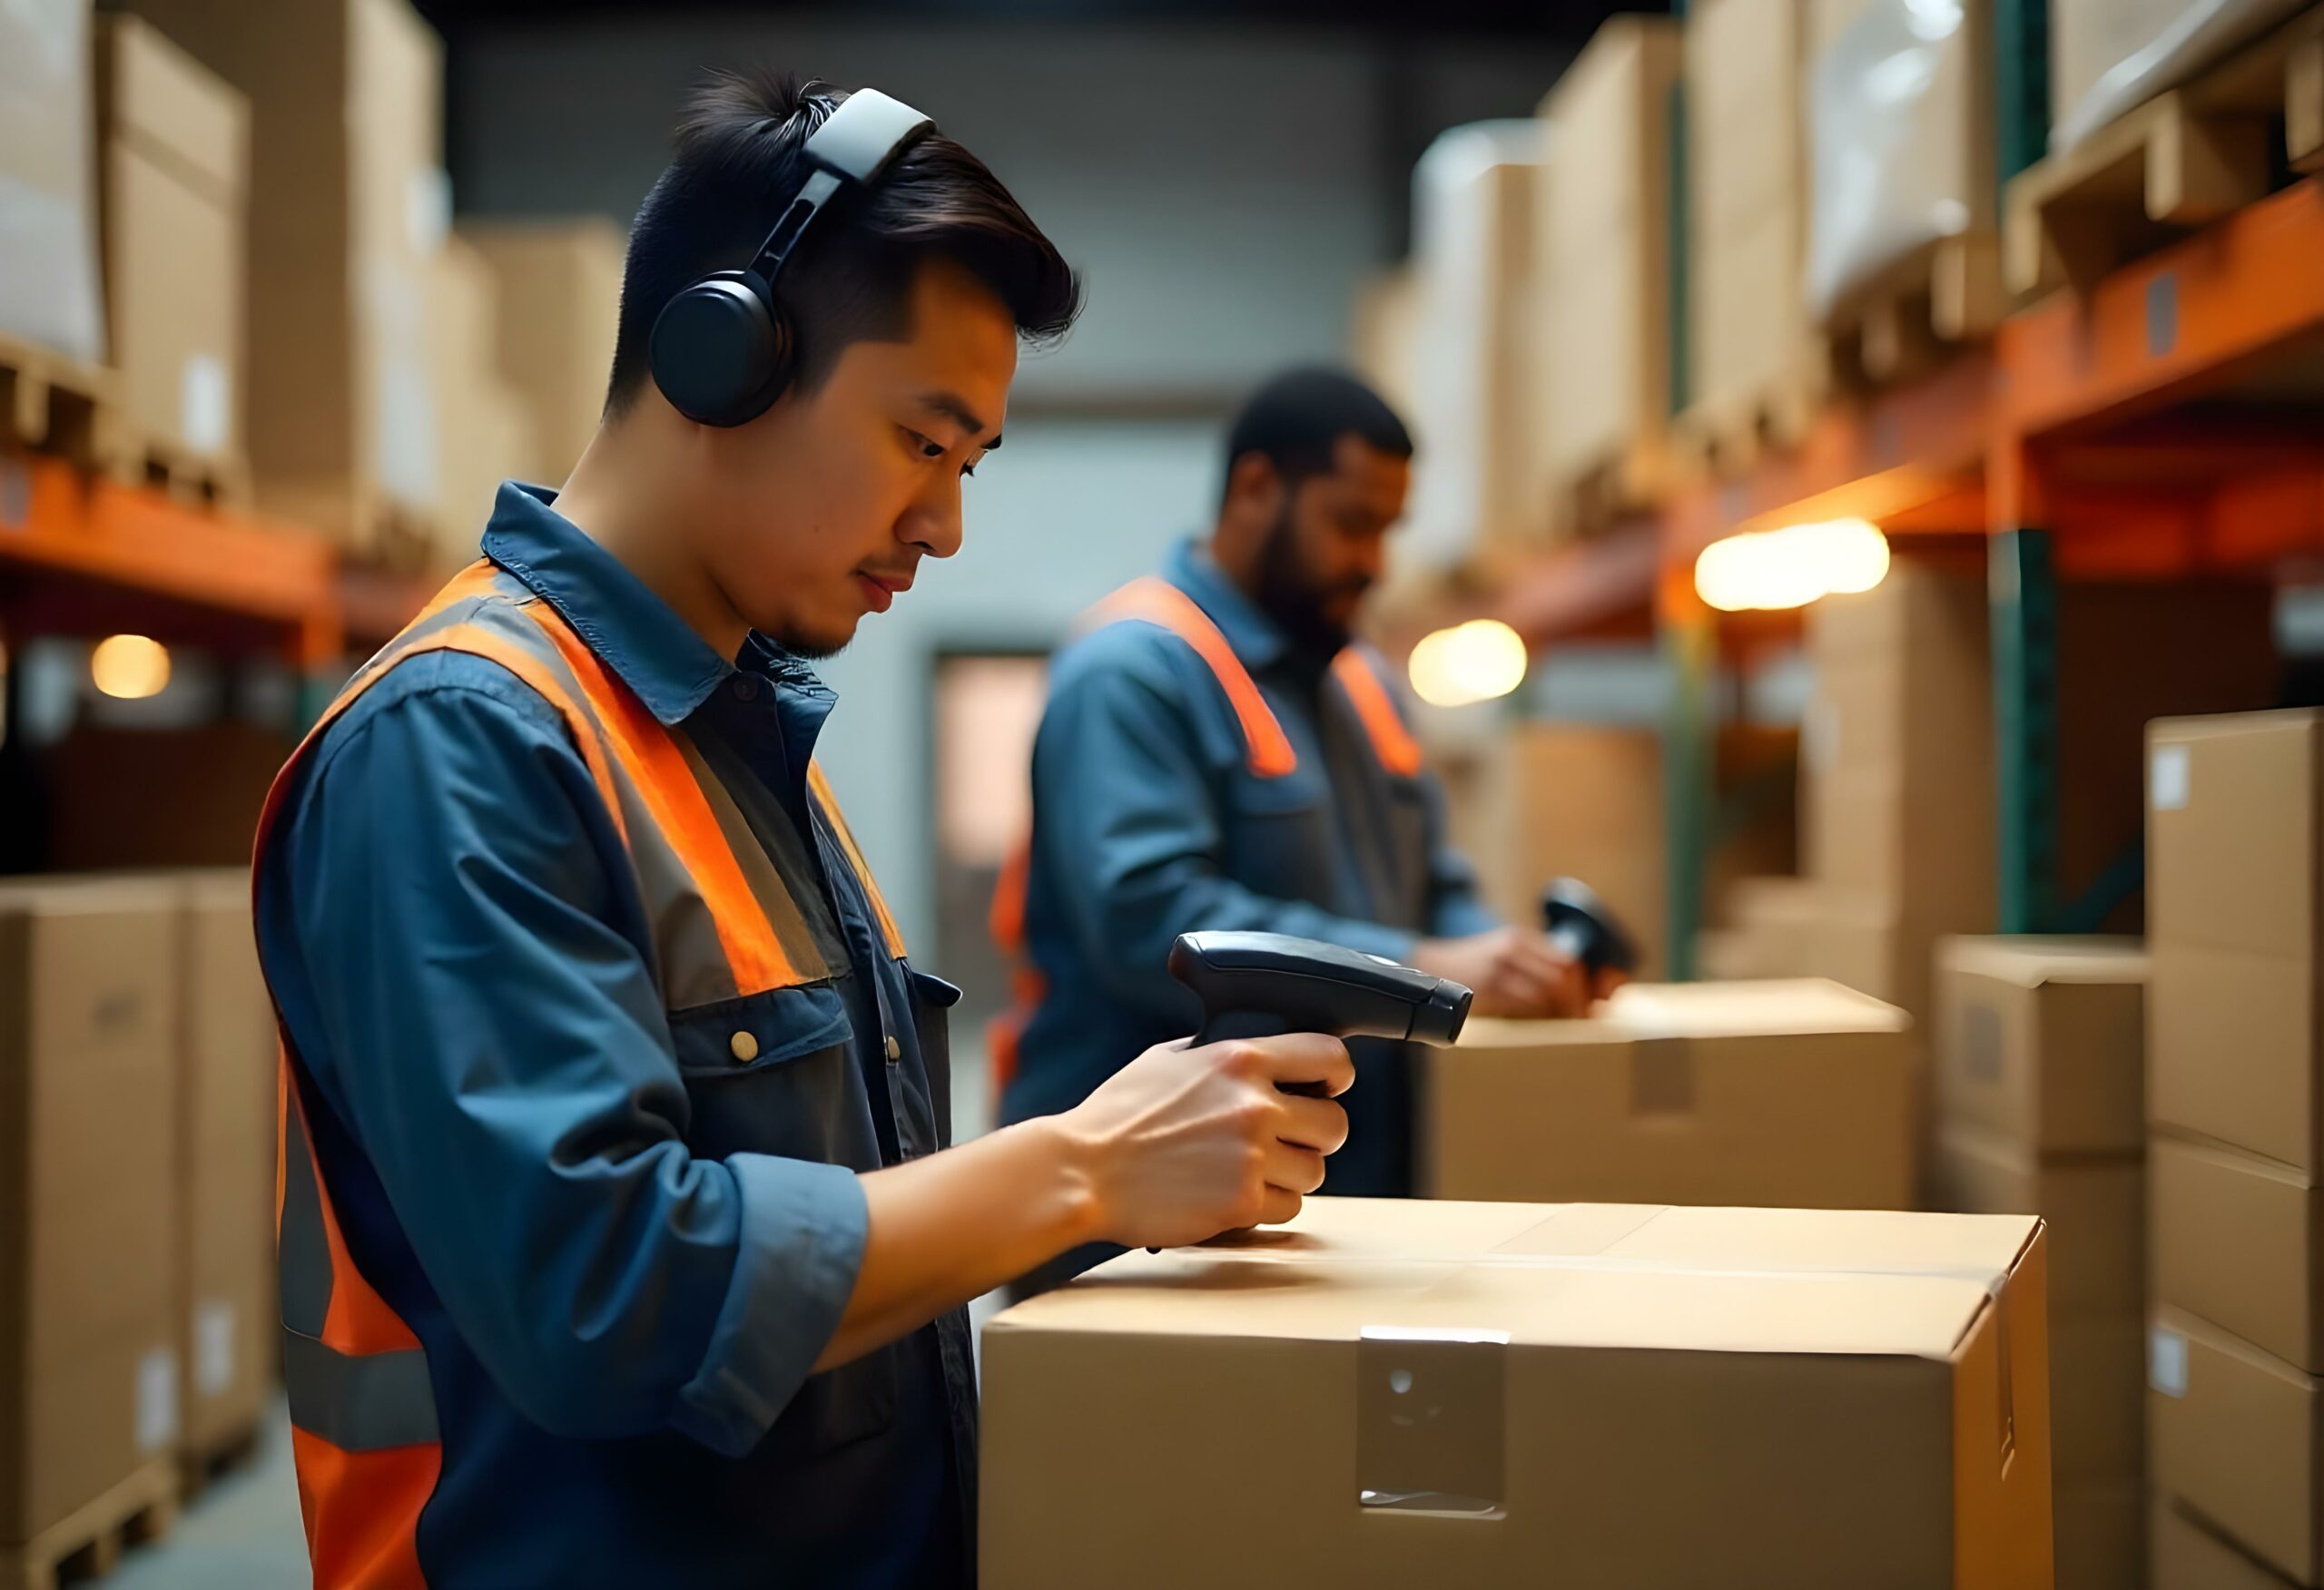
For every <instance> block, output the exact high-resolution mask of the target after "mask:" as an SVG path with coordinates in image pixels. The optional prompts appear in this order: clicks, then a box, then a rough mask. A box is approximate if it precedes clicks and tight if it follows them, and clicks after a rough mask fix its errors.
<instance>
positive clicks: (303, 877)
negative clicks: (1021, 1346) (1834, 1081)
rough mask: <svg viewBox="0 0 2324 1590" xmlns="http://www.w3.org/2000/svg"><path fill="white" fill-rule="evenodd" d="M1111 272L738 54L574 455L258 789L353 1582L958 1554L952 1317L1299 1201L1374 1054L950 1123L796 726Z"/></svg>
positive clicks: (1311, 1185)
mask: <svg viewBox="0 0 2324 1590" xmlns="http://www.w3.org/2000/svg"><path fill="white" fill-rule="evenodd" d="M1077 308H1078V286H1077V284H1076V282H1075V280H1074V278H1073V275H1072V273H1071V271H1070V270H1068V268H1067V266H1066V264H1065V262H1064V261H1063V260H1062V259H1061V258H1060V257H1059V254H1058V252H1057V250H1055V249H1054V248H1053V247H1052V246H1051V245H1050V243H1049V240H1047V239H1046V238H1044V237H1043V236H1042V235H1041V233H1040V232H1039V231H1038V230H1037V229H1036V228H1035V227H1034V226H1033V224H1032V222H1031V221H1029V219H1027V217H1026V215H1025V213H1024V212H1023V211H1022V210H1021V209H1019V206H1018V205H1017V203H1016V201H1014V200H1013V199H1011V198H1010V197H1009V193H1008V191H1006V190H1005V189H1004V188H1002V186H1001V185H1000V182H998V181H997V180H995V179H994V177H993V176H992V174H991V172H989V171H988V170H987V169H986V168H985V167H984V165H983V164H982V163H981V162H979V161H978V160H977V159H976V158H975V157H974V156H973V155H971V154H970V152H968V151H967V150H965V149H963V148H962V147H960V145H959V144H958V143H955V142H952V141H950V140H949V139H947V138H945V137H944V136H943V135H942V134H940V133H939V132H936V131H935V130H934V129H933V128H932V127H931V125H930V124H929V123H927V121H926V120H925V118H923V117H921V116H920V115H919V114H918V113H916V112H913V111H911V110H910V109H909V108H908V107H906V106H903V105H901V104H899V103H897V102H895V101H893V100H891V99H888V98H886V97H885V96H883V95H881V94H879V93H875V92H872V91H870V90H862V91H858V92H857V93H854V94H852V95H845V94H842V93H838V92H836V91H833V90H831V89H829V88H827V87H824V86H822V85H821V84H810V85H808V86H807V87H806V88H805V89H804V90H801V89H798V88H796V87H794V86H793V85H791V84H789V83H780V82H775V81H773V80H762V79H758V78H748V77H728V78H722V79H720V80H718V81H717V82H715V83H714V84H713V85H712V86H711V87H709V88H708V89H706V90H705V91H704V93H702V94H701V95H700V96H699V97H698V98H696V99H695V100H694V103H692V104H691V105H690V106H689V108H688V110H687V113H686V115H685V117H684V121H683V122H682V123H681V124H680V126H679V129H678V136H677V148H676V153H675V159H674V160H673V161H672V162H671V164H670V166H669V168H668V169H667V170H666V171H665V172H664V173H663V175H662V177H661V179H660V181H659V182H657V183H656V184H655V188H654V191H652V193H651V194H649V195H648V196H647V198H646V200H645V205H644V207H643V208H642V209H641V210H640V211H639V212H638V216H637V220H636V223H635V229H634V231H633V235H632V239H631V243H630V250H629V259H628V264H627V269H626V273H625V281H624V285H623V292H622V308H621V325H620V333H619V341H618V348H617V351H616V353H615V364H614V369H613V376H612V383H611V389H610V392H609V395H608V398H607V402H606V417H605V420H604V423H603V425H602V427H600V429H599V431H598V433H597V436H596V440H595V441H594V442H593V443H592V444H591V446H590V447H589V448H588V450H587V453H586V456H584V457H583V458H582V460H581V462H580V463H579V465H578V466H576V468H575V470H574V472H573V474H572V476H571V478H570V479H568V480H567V481H566V484H565V487H564V489H563V490H562V491H561V492H559V493H556V494H555V495H553V496H552V495H551V494H549V493H547V492H545V491H538V490H534V489H532V488H527V487H518V486H507V487H504V488H503V489H502V493H501V496H500V501H499V504H498V505H497V508H496V510H495V512H494V514H493V516H492V519H491V522H490V524H489V525H487V528H486V530H485V534H484V538H483V558H482V559H481V560H480V561H479V562H478V564H475V565H474V566H472V567H471V568H470V569H469V570H468V571H467V572H466V573H465V574H461V575H460V576H458V578H456V579H455V580H454V581H453V582H452V583H451V584H449V585H448V586H446V587H445V589H444V591H443V592H442V593H441V594H439V595H438V597H437V598H436V600H435V601H434V602H433V603H431V604H429V605H428V608H427V609H426V610H425V611H424V612H423V613H421V614H420V616H419V618H418V619H417V620H415V621H414V623H412V625H411V626H410V627H409V629H407V630H406V631H405V632H404V633H403V634H401V635H400V636H399V637H398V638H397V639H396V640H395V641H394V642H391V643H389V646H388V647H387V648H386V649H385V650H384V651H382V652H381V653H379V656H377V657H375V658H373V659H372V660H371V661H370V662H369V663H367V664H365V666H364V667H363V668H362V669H361V670H359V672H357V674H356V675H355V677H354V678H353V679H352V680H351V681H350V682H349V685H348V687H347V689H346V691H345V692H342V693H341V695H340V698H339V699H338V700H337V701H336V702H334V703H333V704H332V706H331V708H330V711H329V712H328V713H326V715H325V717H324V719H323V721H321V722H320V724H319V725H318V726H317V728H316V730H315V731H314V732H313V733H312V734H311V735H310V737H309V739H308V741H307V742H306V744H305V745H303V746H302V747H301V748H300V751H299V752H298V753H297V754H296V755H295V756H294V758H293V759H292V761H291V764H290V765H289V766H288V767H286V768H285V769H284V770H283V772H282V775H281V779H280V780H278V782H277V784H276V787H275V790H274V793H273V794H272V796H271V797H270V799H269V801H268V804H267V809H266V811H265V814H264V816H263V817H262V819H261V829H260V836H259V849H258V859H257V863H256V870H257V897H258V910H259V935H260V948H261V958H262V960H263V962H264V966H265V969H266V973H267V978H268V983H269V986H270V987H271V991H272V994H273V996H274V999H275V1003H276V1007H277V1012H278V1015H279V1016H280V1019H281V1030H282V1036H283V1046H284V1061H283V1068H282V1083H283V1086H282V1098H283V1110H282V1140H281V1165H282V1175H281V1266H282V1308H283V1325H284V1339H283V1351H284V1365H285V1378H286V1380H287V1382H288V1386H289V1391H290V1399H291V1422H292V1424H293V1427H294V1435H293V1439H294V1445H295V1451H296V1457H297V1462H298V1467H299V1477H300V1506H301V1510H302V1512H303V1513H304V1515H305V1519H306V1527H307V1536H308V1543H309V1549H310V1555H311V1556H312V1560H313V1564H314V1570H315V1582H316V1583H317V1584H318V1585H323V1586H327V1587H339V1586H348V1587H355V1586H361V1587H364V1590H374V1587H378V1590H386V1587H389V1586H397V1587H402V1586H412V1585H439V1586H457V1585H478V1586H492V1587H504V1586H509V1585H558V1586H565V1587H572V1586H586V1585H623V1586H628V1585H680V1584H683V1585H746V1584H747V1585H764V1584H780V1585H959V1584H964V1583H966V1582H968V1581H969V1579H970V1577H971V1576H972V1573H973V1561H974V1547H973V1524H974V1516H975V1470H974V1462H975V1391H974V1384H973V1374H974V1370H973V1366H972V1363H971V1359H970V1343H969V1337H968V1328H967V1322H966V1319H965V1316H964V1314H963V1312H962V1307H961V1306H962V1305H963V1304H964V1303H965V1302H966V1301H967V1300H969V1299H970V1298H972V1297H975V1296H977V1295H978V1294H979V1293H980V1292H983V1291H988V1290H990V1288H992V1287H994V1286H996V1285H998V1284H1000V1282H1002V1281H1007V1280H1008V1279H1009V1278H1010V1277H1013V1276H1015V1275H1018V1274H1019V1273H1021V1272H1023V1271H1027V1270H1029V1269H1031V1268H1034V1267H1035V1266H1038V1265H1039V1264H1041V1263H1043V1262H1044V1261H1049V1260H1050V1259H1052V1258H1053V1257H1054V1256H1055V1255H1057V1254H1059V1253H1060V1252H1062V1251H1066V1250H1067V1249H1068V1248H1071V1247H1073V1246H1075V1245H1076V1244H1078V1243H1082V1242H1089V1241H1091V1240H1096V1239H1104V1240H1109V1241H1112V1242H1121V1243H1143V1244H1163V1243H1176V1242H1190V1241H1196V1240H1199V1239H1201V1238H1203V1237H1206V1236H1209V1235H1211V1234H1213V1233H1215V1232H1218V1231H1221V1230H1224V1229H1226V1228H1229V1227H1234V1226H1238V1225H1243V1224H1247V1223H1250V1222H1255V1221H1279V1220H1283V1219H1285V1218H1288V1216H1289V1214H1290V1213H1291V1212H1293V1211H1294V1210H1295V1209H1296V1207H1297V1205H1298V1202H1299V1197H1300V1195H1301V1194H1302V1193H1306V1192H1311V1191H1313V1190H1314V1189H1315V1186H1316V1185H1317V1184H1318V1183H1320V1181H1321V1179H1322V1174H1323V1156H1324V1154H1326V1153H1330V1152H1331V1151H1332V1150H1334V1149H1335V1148H1336V1147H1337V1146H1338V1144H1339V1142H1340V1140H1341V1138H1342V1136H1343V1135H1344V1131H1345V1119H1344V1115H1343V1114H1342V1113H1341V1111H1340V1107H1339V1106H1338V1105H1337V1104H1334V1103H1333V1102H1331V1100H1330V1099H1327V1098H1320V1097H1301V1096H1295V1095H1293V1094H1289V1093H1286V1092H1284V1091H1282V1090H1280V1089H1278V1087H1277V1086H1276V1084H1277V1083H1295V1084H1296V1083H1318V1084H1321V1085H1323V1088H1324V1091H1327V1092H1329V1093H1332V1094H1337V1093H1338V1092H1340V1091H1341V1090H1343V1089H1344V1087H1345V1086H1346V1085H1347V1084H1348V1082H1349V1080H1350V1076H1351V1073H1350V1070H1349V1066H1348V1061H1347V1057H1346V1054H1345V1051H1344V1049H1343V1048H1342V1047H1341V1045H1339V1044H1338V1043H1336V1042H1335V1041H1334V1040H1331V1039H1328V1038H1322V1037H1316V1036H1314V1035H1303V1036H1294V1037H1287V1038H1282V1039H1270V1040H1262V1041H1257V1042H1252V1043H1242V1044H1228V1045H1209V1046H1206V1047H1203V1048H1191V1049H1190V1048H1176V1047H1158V1046H1157V1048H1156V1049H1154V1050H1152V1051H1149V1052H1148V1053H1147V1054H1146V1055H1142V1056H1139V1057H1137V1058H1136V1059H1131V1058H1130V1056H1128V1055H1123V1056H1121V1057H1120V1058H1121V1059H1123V1060H1126V1061H1128V1065H1126V1066H1124V1067H1123V1069H1121V1070H1120V1072H1119V1073H1118V1075H1116V1076H1115V1077H1114V1079H1113V1080H1112V1081H1111V1082H1110V1083H1108V1085H1106V1086H1105V1087H1103V1088H1101V1089H1099V1090H1098V1092H1097V1093H1096V1094H1093V1095H1092V1096H1091V1097H1090V1098H1089V1099H1088V1102H1087V1103H1086V1104H1081V1105H1079V1106H1078V1107H1077V1108H1075V1109H1073V1110H1070V1111H1068V1112H1066V1113H1064V1114H1059V1115H1056V1116H1052V1117H1049V1118H1045V1119H1042V1120H1039V1121H1029V1122H1026V1123H1024V1124H1019V1125H1017V1126H1013V1127H1009V1128H1008V1129H1005V1130H1003V1131H1000V1132H997V1133H994V1134H991V1135H990V1136H988V1137H985V1138H981V1139H980V1140H978V1141H977V1142H975V1143H969V1144H966V1145H963V1146H961V1147H959V1148H953V1147H951V1146H950V1127H949V1120H948V1116H949V1094H950V1090H949V1082H948V1068H947V1059H946V1048H945V1042H944V1031H943V1027H944V1014H943V1011H944V1007H945V1006H948V1005H949V1004H950V1002H951V1000H952V998H953V997H954V996H955V991H954V990H952V989H951V988H950V987H949V986H947V985H945V984H942V983H940V982H939V981H938V980H936V979H935V978H933V977H928V976H926V975H924V974H922V973H921V972H920V971H918V970H917V969H915V968H914V967H912V965H911V961H910V960H909V958H908V957H907V956H906V954H905V950H904V946H903V944H902V942H901V937H900V936H899V935H898V933H897V931H896V928H895V925H894V923H893V921H892V920H891V918H890V917H889V915H888V912H887V910H886V908H885V907H884V906H883V905H882V904H881V899H880V896H879V891H878V889H877V888H876V887H875V885H874V884H873V882H872V878H871V876H870V874H869V872H868V870H867V869H865V867H864V865H863V861H862V856H861V855H860V854H859V853H858V852H857V850H856V848H855V845H854V843H853V841H852V839H851V838H850V837H849V834H848V831H847V826H846V823H845V821H844V820H843V819H842V817H841V815H840V813H839V810H838V808H837V806H836V805H835V804H834V803H833V801H832V797H831V792H830V790H828V788H827V787H826V786H825V785H824V783H823V781H822V777H821V774H820V773H819V771H818V770H816V768H815V766H814V763H813V761H812V752H813V748H814V744H815V740H816V736H817V734H818V732H819V731H820V730H821V728H822V723H823V721H824V719H825V717H826V716H827V714H828V713H829V712H831V710H832V696H831V694H830V692H828V691H827V690H825V689H824V688H823V687H822V685H821V684H820V683H819V682H817V681H816V679H815V677H814V675H813V673H812V672H811V671H810V668H809V663H810V661H811V660H812V659H813V658H816V657H819V656H822V655H826V654H828V653H832V652H833V651H836V650H837V649H838V648H839V647H841V646H842V645H844V644H845V643H847V641H848V639H849V637H850V636H851V635H852V634H853V633H854V631H855V627H856V624H857V623H859V622H860V621H861V620H862V618H863V616H864V615H865V614H866V613H881V612H885V611H886V610H887V608H888V606H889V604H891V602H893V601H895V600H896V599H897V598H898V597H899V596H900V595H901V594H902V593H904V592H905V591H907V590H908V589H909V588H910V587H911V584H912V583H913V581H914V579H915V577H916V576H917V574H918V573H919V572H920V570H921V565H922V560H924V559H927V558H931V557H932V558H942V557H949V556H950V555H952V554H953V553H954V552H956V551H958V550H959V548H960V495H961V481H962V479H963V478H964V477H965V476H968V475H969V474H970V473H971V472H972V470H973V469H974V468H975V466H977V465H978V463H979V462H980V460H982V459H983V458H984V457H985V456H986V455H987V454H989V453H990V452H991V450H992V449H993V448H995V447H998V446H999V445H1000V424H1001V417H1002V411H1003V408H1004V407H1005V405H1006V401H1007V398H1008V393H1009V383H1010V380H1011V378H1012V377H1013V375H1014V372H1015V366H1016V357H1017V348H1018V343H1019V339H1039V338H1044V337H1051V336H1054V335H1057V334H1059V333H1060V332H1062V330H1063V329H1065V328H1066V326H1067V325H1068V323H1069V322H1070V321H1071V319H1072V318H1073V316H1074V313H1075V311H1076V309H1077Z"/></svg>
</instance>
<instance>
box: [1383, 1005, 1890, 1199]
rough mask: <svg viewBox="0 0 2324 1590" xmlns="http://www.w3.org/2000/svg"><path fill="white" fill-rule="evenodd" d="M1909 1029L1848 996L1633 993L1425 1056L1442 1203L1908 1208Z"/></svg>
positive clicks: (1426, 1165)
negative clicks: (1585, 1014) (1574, 1016)
mask: <svg viewBox="0 0 2324 1590" xmlns="http://www.w3.org/2000/svg"><path fill="white" fill-rule="evenodd" d="M1910 1026H1911V1023H1910V1022H1909V1020H1908V1019H1907V1018H1906V1017H1905V1014H1904V1013H1903V1012H1902V1011H1900V1010H1897V1009H1896V1008H1895V1007H1894V1006H1887V1005H1883V1004H1882V1003H1880V1002H1879V1001H1878V1000H1876V999H1872V998H1869V997H1867V996H1864V995H1861V994H1858V993H1856V992H1854V991H1853V990H1851V989H1847V988H1843V987H1840V986H1837V984H1832V983H1827V982H1817V981H1812V980H1807V981H1797V982H1767V983H1731V984H1671V985H1664V986H1654V985H1648V984H1633V985H1631V986H1629V987H1626V988H1623V989H1622V990H1621V991H1620V993H1618V994H1617V995H1616V996H1614V997H1613V998H1612V999H1611V1000H1610V1001H1608V1002H1607V1004H1606V1006H1604V1008H1603V1010H1602V1012H1601V1013H1600V1015H1598V1016H1593V1017H1590V1018H1589V1019H1587V1020H1580V1021H1484V1020H1478V1021H1472V1022H1471V1023H1470V1024H1469V1026H1468V1028H1467V1030H1466V1031H1464V1032H1463V1033H1462V1035H1461V1041H1460V1042H1459V1043H1458V1044H1457V1045H1453V1046H1452V1047H1451V1048H1448V1049H1432V1050H1425V1051H1423V1052H1422V1058H1421V1061H1420V1065H1421V1077H1422V1086H1421V1090H1420V1097H1421V1105H1420V1110H1421V1118H1422V1122H1423V1126H1422V1129H1421V1134H1420V1154H1419V1157H1420V1166H1421V1169H1420V1177H1421V1186H1422V1188H1423V1191H1424V1192H1425V1193H1427V1194H1428V1195H1429V1196H1432V1197H1436V1198H1506V1199H1522V1200H1526V1201H1538V1202H1561V1201H1566V1200H1576V1201H1583V1202H1656V1203H1696V1204H1718V1203H1736V1204H1758V1205H1769V1206H1778V1207H1800V1208H1818V1209H1908V1208H1911V1207H1913V1206H1914V1203H1915V1197H1914V1173H1915V1163H1916V1160H1917V1155H1916V1153H1915V1141H1916V1136H1917V1131H1918V1121H1919V1115H1918V1111H1917V1108H1916V1105H1917V1102H1918V1097H1919V1093H1920V1084H1919V1077H1918V1074H1917V1068H1916V1066H1915V1058H1914V1054H1913V1046H1912V1039H1911V1034H1910Z"/></svg>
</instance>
